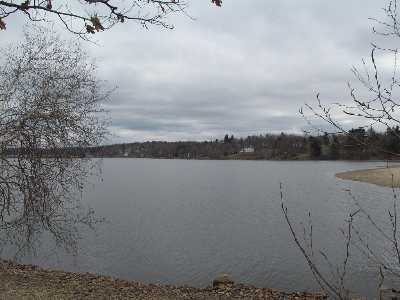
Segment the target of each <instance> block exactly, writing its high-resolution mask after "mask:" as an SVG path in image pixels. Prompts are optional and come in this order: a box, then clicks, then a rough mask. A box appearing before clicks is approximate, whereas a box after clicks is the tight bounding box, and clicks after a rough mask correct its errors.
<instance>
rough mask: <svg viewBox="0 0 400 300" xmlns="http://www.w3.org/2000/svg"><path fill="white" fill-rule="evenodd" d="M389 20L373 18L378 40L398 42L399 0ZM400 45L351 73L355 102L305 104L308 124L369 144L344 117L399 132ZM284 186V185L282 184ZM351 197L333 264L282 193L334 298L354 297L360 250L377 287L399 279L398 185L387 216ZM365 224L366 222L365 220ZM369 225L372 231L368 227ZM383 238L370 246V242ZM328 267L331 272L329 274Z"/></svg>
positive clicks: (377, 49) (303, 245)
mask: <svg viewBox="0 0 400 300" xmlns="http://www.w3.org/2000/svg"><path fill="white" fill-rule="evenodd" d="M383 11H384V13H385V18H384V19H383V20H380V19H372V20H373V21H375V22H376V23H377V25H376V26H375V27H374V28H373V32H374V33H375V34H377V37H379V38H382V37H383V38H389V39H388V40H386V41H385V39H383V42H385V43H386V44H393V43H394V45H395V44H396V42H397V38H400V28H399V24H400V18H399V7H398V3H397V0H391V1H389V2H388V5H387V6H386V7H385V8H384V10H383ZM398 54H399V49H398V48H397V47H396V46H394V47H392V46H390V45H389V46H385V47H383V46H379V45H377V44H372V50H371V56H370V58H369V61H366V60H362V66H361V68H357V67H354V68H352V73H353V74H354V76H355V78H356V82H357V84H356V85H354V84H350V83H349V84H348V88H349V94H350V102H349V103H346V102H333V103H329V104H324V102H323V101H322V99H321V96H320V94H318V95H317V103H316V105H311V104H306V105H305V108H302V109H300V113H301V114H302V115H303V116H304V117H305V119H306V120H307V122H308V123H309V124H310V125H311V126H312V127H313V128H314V129H316V130H318V131H323V132H326V131H327V129H326V128H325V129H321V128H320V127H319V126H315V125H314V124H315V118H316V119H317V120H320V121H321V120H322V121H323V124H325V125H329V127H330V132H329V133H331V134H346V135H348V136H350V137H351V138H353V139H354V140H355V142H356V143H358V144H360V145H364V146H368V144H365V143H366V141H365V140H362V139H359V138H357V136H356V135H350V134H349V132H350V130H351V129H350V128H348V127H347V126H346V125H345V123H343V122H342V121H343V120H344V119H345V120H349V119H351V120H353V121H354V122H355V123H358V126H360V127H364V128H375V129H377V130H386V131H389V132H391V133H392V134H393V135H396V136H398V135H399V131H398V130H397V129H396V126H399V125H400V98H399V96H400V78H399V72H398ZM389 57H390V58H391V59H392V68H391V69H390V70H388V68H387V64H386V66H385V65H382V62H383V59H385V60H386V61H387V59H388V58H389ZM378 151H381V152H384V153H386V154H388V155H390V156H392V157H398V156H400V153H395V152H391V151H388V150H387V149H384V148H383V147H382V148H380V149H378ZM281 190H282V188H281ZM347 192H348V195H349V197H350V199H351V200H352V201H351V203H352V206H353V209H354V210H353V211H351V212H350V213H349V217H348V219H347V220H346V226H345V228H344V229H342V230H341V231H342V233H343V237H344V245H345V257H344V259H343V261H342V262H341V263H335V262H332V261H331V260H330V259H329V257H328V256H327V255H326V254H325V253H324V252H323V251H321V250H317V249H315V247H314V246H313V229H312V228H313V227H312V226H313V225H312V221H311V216H310V221H309V226H308V228H305V227H303V230H302V231H303V233H304V234H303V238H301V237H300V236H301V235H300V234H299V233H298V231H296V228H295V225H294V224H293V222H292V220H291V218H290V216H289V213H288V208H287V206H286V204H285V202H284V201H283V193H282V192H281V200H282V201H281V205H282V212H283V215H284V217H285V220H286V222H287V224H288V226H289V229H290V232H291V234H292V237H293V239H294V241H295V243H296V245H297V246H298V248H299V249H300V251H301V253H302V255H303V256H304V258H305V259H306V261H307V263H308V265H309V267H310V270H311V271H312V273H313V275H314V277H315V279H316V281H317V282H318V283H319V284H320V286H321V288H322V289H323V290H324V291H325V292H326V293H327V294H329V295H330V296H331V297H332V298H334V299H350V296H349V295H350V294H349V293H350V288H351V286H350V285H349V283H348V266H349V264H350V261H351V260H352V258H354V255H355V252H354V251H357V253H358V254H360V255H363V257H364V258H365V263H366V264H367V263H372V264H373V265H374V266H375V267H376V269H377V270H378V274H379V277H380V278H377V282H378V286H380V285H381V283H382V281H383V279H384V277H385V276H388V275H392V276H395V277H398V278H400V240H399V221H398V204H397V199H398V196H397V194H396V191H395V189H394V188H393V204H392V206H391V207H389V208H388V209H387V215H383V216H382V215H380V216H373V215H372V214H371V212H369V211H368V210H367V209H365V208H364V207H363V205H362V204H361V202H360V201H359V200H358V199H357V197H356V196H354V195H353V194H352V192H351V190H348V191H347ZM359 220H364V221H365V220H366V221H367V222H366V223H368V224H369V226H368V227H364V226H360V225H358V223H357V221H359ZM364 224H365V222H364ZM366 228H368V229H366ZM371 240H375V241H379V242H376V243H373V244H371V243H370V241H371ZM317 255H318V256H319V257H320V258H322V261H323V262H324V263H325V265H326V266H328V267H327V268H324V267H323V266H322V264H321V261H320V260H318V259H317V258H316V256H317ZM323 270H328V271H326V272H324V271H323Z"/></svg>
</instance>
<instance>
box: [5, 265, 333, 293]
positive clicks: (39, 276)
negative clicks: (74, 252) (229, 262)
mask: <svg viewBox="0 0 400 300" xmlns="http://www.w3.org/2000/svg"><path fill="white" fill-rule="evenodd" d="M0 299H153V300H170V299H171V300H172V299H203V300H205V299H215V300H217V299H270V300H275V299H288V300H294V299H298V300H323V299H327V298H326V297H325V296H324V295H323V294H320V293H307V292H301V293H296V292H293V293H287V292H282V291H278V290H273V289H267V288H257V287H254V286H251V285H244V284H232V285H228V286H223V287H212V286H209V287H206V288H194V287H189V286H173V285H161V284H144V283H140V282H134V281H127V280H122V279H116V278H113V277H110V276H103V275H97V274H90V273H72V272H65V271H59V270H47V269H43V268H40V267H38V266H33V265H21V264H17V263H14V262H12V261H6V260H0Z"/></svg>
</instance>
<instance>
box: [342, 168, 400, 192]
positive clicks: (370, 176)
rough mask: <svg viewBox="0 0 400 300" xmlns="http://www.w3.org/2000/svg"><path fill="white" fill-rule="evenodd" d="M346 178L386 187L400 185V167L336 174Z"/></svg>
mask: <svg viewBox="0 0 400 300" xmlns="http://www.w3.org/2000/svg"><path fill="white" fill-rule="evenodd" d="M336 177H338V178H340V179H345V180H353V181H361V182H367V183H372V184H376V185H379V186H386V187H395V188H398V187H400V167H392V168H377V169H368V170H358V171H349V172H343V173H338V174H336Z"/></svg>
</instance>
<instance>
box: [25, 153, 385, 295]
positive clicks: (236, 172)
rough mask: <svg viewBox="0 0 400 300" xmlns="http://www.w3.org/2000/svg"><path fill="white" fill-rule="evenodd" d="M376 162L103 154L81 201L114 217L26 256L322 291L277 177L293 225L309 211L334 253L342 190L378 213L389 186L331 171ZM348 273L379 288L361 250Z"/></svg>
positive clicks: (135, 274) (345, 199) (131, 275)
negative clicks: (292, 229) (69, 247)
mask: <svg viewBox="0 0 400 300" xmlns="http://www.w3.org/2000/svg"><path fill="white" fill-rule="evenodd" d="M379 164H380V163H373V162H370V163H351V162H272V161H271V162H268V161H178V160H144V159H143V160H140V159H106V160H104V164H103V174H102V178H103V180H102V181H100V180H96V179H93V181H94V182H95V184H94V186H92V187H89V188H87V189H86V190H85V192H84V194H83V201H84V204H85V205H90V206H91V207H93V208H94V209H95V211H96V213H97V214H98V215H101V216H104V217H106V218H107V220H108V221H109V222H107V223H103V224H99V225H98V227H97V231H96V232H95V233H93V232H91V231H87V230H85V229H84V228H82V230H81V231H80V233H81V234H82V240H81V241H80V243H79V246H80V248H79V249H80V250H79V251H78V253H77V255H76V256H74V257H71V256H69V255H66V254H65V253H64V252H63V251H60V250H59V251H57V253H56V254H55V255H53V256H49V253H48V251H47V250H48V243H47V242H46V241H45V246H44V245H42V247H41V250H40V251H38V255H37V256H35V257H32V256H25V257H22V258H21V260H22V261H23V262H30V263H37V264H40V265H42V266H45V267H57V268H64V269H66V270H72V271H83V272H98V273H103V274H108V275H112V276H118V277H122V278H126V279H131V280H138V281H144V282H158V283H169V284H189V285H194V286H205V285H208V284H209V283H210V282H211V279H212V278H213V277H214V276H215V274H217V273H220V272H228V273H231V274H232V275H233V276H234V278H236V279H237V280H238V281H241V282H244V283H251V284H254V285H258V286H267V287H273V288H280V289H290V290H312V289H316V288H317V285H316V283H315V282H314V280H313V278H312V275H311V273H310V272H309V270H308V268H307V266H306V264H305V262H304V259H303V258H302V256H301V254H300V252H299V250H298V249H297V248H296V246H295V244H294V242H293V241H292V240H291V237H290V234H289V230H288V228H287V225H286V224H285V222H284V219H283V216H282V213H281V211H280V202H279V201H280V200H279V198H280V197H279V183H280V182H282V183H283V184H284V187H285V195H286V199H287V201H288V202H287V205H288V207H289V211H290V215H291V217H292V220H293V222H295V223H296V224H299V223H300V222H304V221H306V220H307V215H308V211H311V214H312V216H313V222H314V243H315V244H316V247H320V248H321V249H323V250H324V251H325V252H326V253H327V254H329V256H330V258H331V259H332V260H338V259H339V258H341V257H342V254H343V251H344V250H345V248H344V245H343V240H342V237H341V234H340V232H339V230H338V229H339V228H340V227H341V226H343V224H344V220H345V218H346V216H347V214H348V212H349V203H350V201H349V200H350V199H349V196H348V193H347V192H346V191H344V189H348V188H351V190H352V191H353V193H354V194H355V195H357V197H359V199H360V200H362V201H363V205H364V207H365V208H366V209H370V210H372V211H373V212H374V213H376V214H377V215H380V214H382V213H383V212H384V211H385V209H387V208H388V205H390V203H391V201H392V193H391V191H390V189H386V188H381V187H377V186H373V185H368V184H365V183H356V182H350V181H342V180H339V179H336V178H335V177H334V174H335V173H336V172H340V171H346V170H351V169H362V168H369V167H375V166H376V165H379ZM78 215H79V214H78ZM41 223H43V222H41ZM44 223H45V222H44ZM72 223H73V222H72ZM78 227H79V226H78ZM350 271H351V274H352V279H351V280H352V286H353V287H354V288H355V289H356V290H358V291H363V292H364V294H365V293H368V294H371V293H373V292H375V290H376V286H377V280H376V278H377V273H376V269H374V268H373V266H370V265H368V264H365V263H363V260H362V258H361V257H360V256H357V257H356V258H355V260H354V261H353V265H352V268H351V270H350Z"/></svg>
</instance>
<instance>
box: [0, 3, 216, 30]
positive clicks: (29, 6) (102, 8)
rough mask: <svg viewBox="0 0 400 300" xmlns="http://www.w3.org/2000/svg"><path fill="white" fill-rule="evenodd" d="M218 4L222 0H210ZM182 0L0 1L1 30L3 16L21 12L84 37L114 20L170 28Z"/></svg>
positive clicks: (114, 22) (181, 7)
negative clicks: (57, 21) (168, 17)
mask: <svg viewBox="0 0 400 300" xmlns="http://www.w3.org/2000/svg"><path fill="white" fill-rule="evenodd" d="M211 2H212V3H214V4H215V5H217V6H221V3H222V1H221V0H212V1H211ZM186 6H187V3H186V2H185V1H182V0H128V1H124V0H114V1H112V0H73V1H69V0H24V1H23V0H18V1H12V0H11V1H0V30H1V29H6V21H5V20H6V19H8V18H10V16H13V15H15V14H18V13H21V14H23V15H25V16H26V17H27V18H28V19H29V20H31V21H45V20H51V19H52V17H55V19H58V20H59V21H61V23H62V24H63V25H64V26H65V27H66V28H67V30H69V31H71V32H73V33H75V34H78V35H80V36H84V35H85V34H88V33H89V34H93V33H95V32H99V31H103V30H106V29H109V28H110V27H112V26H113V25H115V24H117V23H124V22H126V21H134V22H137V23H139V24H141V25H143V26H144V27H147V26H148V25H159V26H163V27H166V28H173V26H172V25H170V24H169V23H168V22H167V21H166V17H167V16H168V15H170V14H173V13H184V14H186V13H185V8H186Z"/></svg>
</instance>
